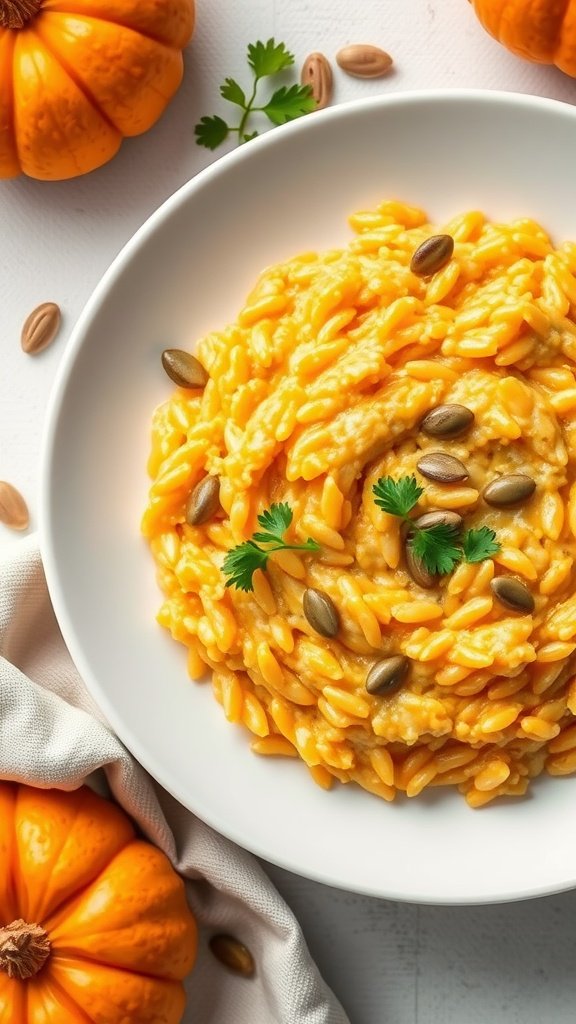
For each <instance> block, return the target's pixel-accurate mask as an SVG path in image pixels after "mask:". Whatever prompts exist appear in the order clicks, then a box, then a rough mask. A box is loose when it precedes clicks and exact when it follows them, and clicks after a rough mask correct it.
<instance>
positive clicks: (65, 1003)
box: [0, 970, 94, 1024]
mask: <svg viewBox="0 0 576 1024" xmlns="http://www.w3.org/2000/svg"><path fill="white" fill-rule="evenodd" d="M26 994H27V997H28V1005H27V1015H26V1021H25V1022H23V1024H30V1022H34V1021H36V1020H40V1021H42V1022H47V1021H49V1022H50V1024H94V1022H93V1020H92V1018H91V1017H88V1016H87V1015H86V1014H85V1013H84V1010H82V1009H81V1008H80V1007H79V1005H78V1003H77V1002H75V1001H74V1000H73V999H72V998H71V997H70V996H69V995H68V993H67V992H66V991H65V990H64V989H63V988H62V986H61V985H59V984H58V982H57V981H56V980H55V978H54V977H53V976H52V974H51V973H50V970H47V971H44V972H43V973H42V974H41V975H39V976H38V977H37V978H34V979H32V980H31V981H30V982H29V983H28V985H27V986H26ZM41 1014H42V1016H41ZM0 1024H2V1022H1V1020H0Z"/></svg>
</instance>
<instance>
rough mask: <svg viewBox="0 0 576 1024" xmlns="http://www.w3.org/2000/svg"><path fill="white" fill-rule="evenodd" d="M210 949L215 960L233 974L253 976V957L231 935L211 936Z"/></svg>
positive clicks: (241, 943) (245, 976)
mask: <svg viewBox="0 0 576 1024" xmlns="http://www.w3.org/2000/svg"><path fill="white" fill-rule="evenodd" d="M209 945H210V949H211V951H212V953H213V954H214V956H215V957H216V959H217V960H219V961H220V963H221V964H224V966H225V967H228V968H229V969H230V970H231V971H234V973H235V974H241V975H243V977H244V978H250V977H251V976H252V975H253V974H254V969H255V968H254V957H253V956H252V953H251V952H250V950H249V949H248V948H247V947H246V946H245V945H244V943H243V942H239V941H238V939H235V938H234V936H233V935H213V936H212V938H211V939H210V942H209Z"/></svg>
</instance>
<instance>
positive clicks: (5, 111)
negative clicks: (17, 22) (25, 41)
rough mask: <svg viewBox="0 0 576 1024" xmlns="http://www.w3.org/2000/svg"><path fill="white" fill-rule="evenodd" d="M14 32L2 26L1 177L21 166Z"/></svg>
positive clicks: (13, 173)
mask: <svg viewBox="0 0 576 1024" xmlns="http://www.w3.org/2000/svg"><path fill="white" fill-rule="evenodd" d="M13 63H14V33H13V32H9V31H8V30H7V29H4V28H0V178H14V177H16V175H17V174H20V172H21V167H20V161H19V160H18V152H17V149H16V137H15V133H14V104H13V92H14V89H13V77H12V67H13Z"/></svg>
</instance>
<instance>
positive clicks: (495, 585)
mask: <svg viewBox="0 0 576 1024" xmlns="http://www.w3.org/2000/svg"><path fill="white" fill-rule="evenodd" d="M490 589H491V591H492V593H493V594H494V597H495V598H496V600H497V601H499V602H500V604H503V605H504V607H505V608H510V609H511V610H512V611H513V612H533V611H534V607H535V603H534V598H533V596H532V594H531V593H530V591H529V590H528V587H526V586H525V585H524V584H523V583H520V580H515V579H513V577H512V576H496V577H495V578H494V579H493V580H491V582H490Z"/></svg>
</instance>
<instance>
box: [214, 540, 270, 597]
mask: <svg viewBox="0 0 576 1024" xmlns="http://www.w3.org/2000/svg"><path fill="white" fill-rule="evenodd" d="M267 561H268V552H267V551H262V550H261V548H259V547H258V546H257V545H256V544H254V543H253V542H252V541H250V540H247V541H244V543H243V544H238V545H237V547H235V548H232V550H231V551H228V552H227V554H226V557H225V559H224V561H223V563H222V572H223V573H224V575H225V576H227V577H228V579H227V580H226V586H227V587H236V589H237V590H252V589H253V584H252V577H253V575H254V573H255V572H256V569H264V568H265V567H266V562H267Z"/></svg>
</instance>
